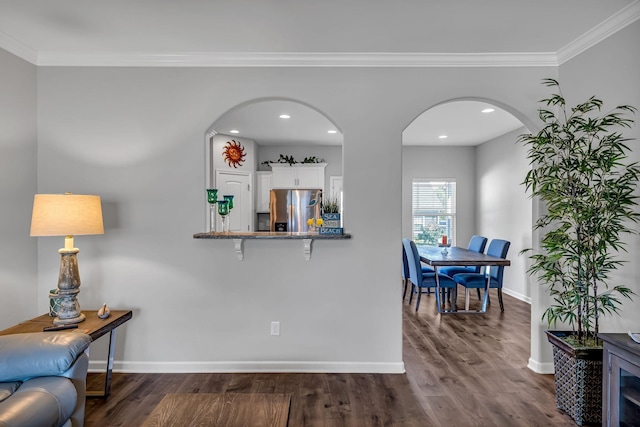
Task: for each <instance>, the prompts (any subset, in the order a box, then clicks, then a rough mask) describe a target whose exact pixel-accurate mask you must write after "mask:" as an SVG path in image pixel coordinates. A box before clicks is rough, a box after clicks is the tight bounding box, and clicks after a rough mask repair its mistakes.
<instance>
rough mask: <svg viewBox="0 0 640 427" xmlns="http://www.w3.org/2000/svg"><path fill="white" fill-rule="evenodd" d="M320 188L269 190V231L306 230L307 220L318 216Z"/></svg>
mask: <svg viewBox="0 0 640 427" xmlns="http://www.w3.org/2000/svg"><path fill="white" fill-rule="evenodd" d="M321 206H322V190H320V189H298V188H290V189H277V190H271V195H270V199H269V213H270V226H269V230H270V231H287V232H292V233H296V232H308V231H309V225H308V224H307V220H308V219H310V218H312V219H317V218H320V214H321V210H320V208H321Z"/></svg>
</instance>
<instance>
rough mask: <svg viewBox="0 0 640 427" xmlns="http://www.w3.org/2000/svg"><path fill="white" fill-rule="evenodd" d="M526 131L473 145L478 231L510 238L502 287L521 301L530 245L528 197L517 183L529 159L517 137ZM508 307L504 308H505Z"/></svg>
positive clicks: (526, 292)
mask: <svg viewBox="0 0 640 427" xmlns="http://www.w3.org/2000/svg"><path fill="white" fill-rule="evenodd" d="M523 133H528V130H527V129H526V128H521V129H518V130H516V131H513V132H509V133H508V134H506V135H502V136H501V137H498V138H495V139H493V140H491V141H487V142H485V143H484V144H481V145H479V146H478V147H477V148H476V170H477V174H476V181H475V182H476V191H477V194H478V196H479V197H478V198H477V199H476V201H477V205H476V214H477V227H478V233H479V234H482V235H483V236H487V238H489V242H491V240H492V239H504V240H508V241H509V242H511V246H510V247H509V253H508V254H507V257H508V258H509V260H510V261H511V265H510V266H509V267H505V270H504V282H503V286H504V289H503V291H504V292H505V293H507V294H509V295H512V296H514V297H516V298H518V299H521V300H523V301H527V302H531V285H530V281H529V275H528V274H527V272H526V271H527V268H528V265H529V262H528V259H527V256H526V255H520V251H521V250H523V249H525V248H530V247H531V245H532V243H531V225H532V212H531V209H532V208H531V199H530V198H529V197H528V196H527V194H526V193H525V188H524V186H522V185H521V184H520V183H521V182H522V181H523V180H524V177H525V175H526V172H527V170H528V169H529V161H528V160H527V158H526V156H527V150H526V148H525V147H524V146H523V145H522V144H520V143H517V142H516V141H517V140H518V136H519V135H521V134H523ZM507 309H508V308H505V310H507Z"/></svg>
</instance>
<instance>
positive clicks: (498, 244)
mask: <svg viewBox="0 0 640 427" xmlns="http://www.w3.org/2000/svg"><path fill="white" fill-rule="evenodd" d="M509 246H511V242H508V241H506V240H502V239H493V240H492V241H491V243H489V248H488V249H487V255H491V256H495V257H498V258H506V257H507V252H509ZM489 274H490V275H491V277H492V278H493V279H495V280H496V281H497V282H498V283H497V285H498V287H500V288H501V287H502V276H503V274H504V265H500V266H498V268H495V267H491V269H490V273H489Z"/></svg>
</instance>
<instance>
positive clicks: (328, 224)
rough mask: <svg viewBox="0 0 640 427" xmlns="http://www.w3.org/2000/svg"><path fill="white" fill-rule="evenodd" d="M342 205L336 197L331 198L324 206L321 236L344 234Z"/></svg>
mask: <svg viewBox="0 0 640 427" xmlns="http://www.w3.org/2000/svg"><path fill="white" fill-rule="evenodd" d="M341 222H342V221H341V219H340V205H339V204H338V199H337V198H336V197H331V198H329V199H328V200H327V201H326V202H324V203H323V204H322V227H320V229H319V231H320V234H342V231H343V229H342V226H341Z"/></svg>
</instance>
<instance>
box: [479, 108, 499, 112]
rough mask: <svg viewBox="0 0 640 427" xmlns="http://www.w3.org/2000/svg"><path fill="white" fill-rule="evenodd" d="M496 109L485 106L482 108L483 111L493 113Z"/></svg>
mask: <svg viewBox="0 0 640 427" xmlns="http://www.w3.org/2000/svg"><path fill="white" fill-rule="evenodd" d="M494 111H496V109H495V108H485V109H484V110H482V112H483V113H493V112H494Z"/></svg>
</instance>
